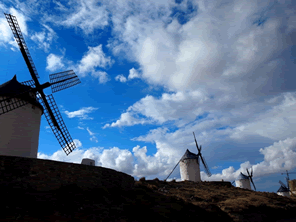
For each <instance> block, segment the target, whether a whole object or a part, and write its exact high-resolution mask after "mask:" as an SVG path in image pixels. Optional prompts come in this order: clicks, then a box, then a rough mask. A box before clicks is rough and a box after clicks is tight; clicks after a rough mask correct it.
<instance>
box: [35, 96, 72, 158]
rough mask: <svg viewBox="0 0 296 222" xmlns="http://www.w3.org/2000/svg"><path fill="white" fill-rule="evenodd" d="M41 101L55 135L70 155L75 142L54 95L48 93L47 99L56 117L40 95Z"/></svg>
mask: <svg viewBox="0 0 296 222" xmlns="http://www.w3.org/2000/svg"><path fill="white" fill-rule="evenodd" d="M38 98H39V101H40V103H42V105H43V107H45V109H44V114H45V117H46V119H47V122H48V124H49V125H50V127H51V129H52V131H53V133H54V135H55V137H56V138H57V140H58V142H59V144H60V145H61V147H62V148H63V149H64V151H65V153H66V154H67V155H68V154H69V153H71V152H72V151H73V150H74V149H75V148H76V146H75V144H74V142H73V140H72V138H71V136H70V134H69V132H68V129H67V127H66V125H65V123H64V121H63V118H62V116H61V114H60V111H59V109H58V107H57V105H56V103H55V101H54V98H53V96H52V95H46V100H47V101H48V103H49V106H50V110H51V111H52V113H53V115H54V117H52V116H51V114H50V111H49V110H48V108H47V107H46V105H45V104H44V100H43V99H42V97H41V96H40V95H39V96H38Z"/></svg>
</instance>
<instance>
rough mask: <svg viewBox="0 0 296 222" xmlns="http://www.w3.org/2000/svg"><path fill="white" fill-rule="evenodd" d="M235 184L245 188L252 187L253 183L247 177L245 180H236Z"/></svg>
mask: <svg viewBox="0 0 296 222" xmlns="http://www.w3.org/2000/svg"><path fill="white" fill-rule="evenodd" d="M235 185H236V187H240V188H244V189H249V190H252V189H251V183H250V180H249V179H245V180H236V181H235Z"/></svg>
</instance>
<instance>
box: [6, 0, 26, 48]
mask: <svg viewBox="0 0 296 222" xmlns="http://www.w3.org/2000/svg"><path fill="white" fill-rule="evenodd" d="M2 8H3V11H6V12H7V11H9V14H11V15H13V16H16V19H17V22H18V24H19V26H20V29H21V32H22V34H23V35H24V36H27V35H28V28H27V24H26V21H27V20H28V19H29V18H28V17H26V16H25V15H24V14H23V13H21V12H19V11H18V10H16V9H14V8H10V9H8V8H6V7H5V6H4V5H2ZM3 16H4V15H3ZM7 44H9V45H10V46H13V47H12V48H11V49H12V50H13V51H15V48H17V50H19V47H18V45H17V43H16V41H15V39H14V37H13V34H12V31H11V29H10V27H9V25H8V22H7V20H6V17H4V18H0V45H2V46H6V45H7Z"/></svg>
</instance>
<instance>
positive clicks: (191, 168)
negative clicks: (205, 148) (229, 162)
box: [165, 132, 212, 182]
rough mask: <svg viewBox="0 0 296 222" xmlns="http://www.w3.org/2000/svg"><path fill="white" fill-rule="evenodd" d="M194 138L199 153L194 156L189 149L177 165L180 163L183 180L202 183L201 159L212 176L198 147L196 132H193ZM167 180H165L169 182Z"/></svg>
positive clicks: (208, 173)
mask: <svg viewBox="0 0 296 222" xmlns="http://www.w3.org/2000/svg"><path fill="white" fill-rule="evenodd" d="M193 136H194V140H195V144H196V148H197V151H198V153H197V154H194V153H192V152H190V151H189V150H188V149H187V150H186V152H185V154H184V155H183V157H182V158H181V159H180V160H179V162H178V163H177V165H178V164H179V163H180V174H181V180H183V181H184V180H189V181H194V182H200V181H201V179H200V167H199V166H200V165H199V163H200V161H199V159H201V161H202V163H203V165H204V168H205V171H206V173H207V175H208V176H209V177H210V176H211V175H212V174H211V172H210V170H209V168H208V165H207V164H206V162H205V160H204V158H203V157H202V155H201V146H200V147H198V144H197V142H196V139H195V134H194V132H193ZM177 165H176V166H175V167H174V169H175V168H176V167H177ZM174 169H173V171H174ZM173 171H172V172H173ZM172 172H171V173H170V174H169V175H168V177H169V176H170V175H171V174H172ZM168 177H167V178H168ZM167 178H166V179H165V180H167Z"/></svg>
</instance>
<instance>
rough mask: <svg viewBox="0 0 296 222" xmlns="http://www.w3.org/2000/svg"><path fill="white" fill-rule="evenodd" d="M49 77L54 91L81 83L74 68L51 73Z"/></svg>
mask: <svg viewBox="0 0 296 222" xmlns="http://www.w3.org/2000/svg"><path fill="white" fill-rule="evenodd" d="M49 79H50V86H51V90H52V92H53V93H55V92H58V91H61V90H63V89H66V88H69V87H72V86H74V85H77V84H79V83H81V81H80V80H79V78H78V76H77V75H76V74H75V72H74V71H73V70H68V71H64V72H59V73H55V74H51V75H49Z"/></svg>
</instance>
